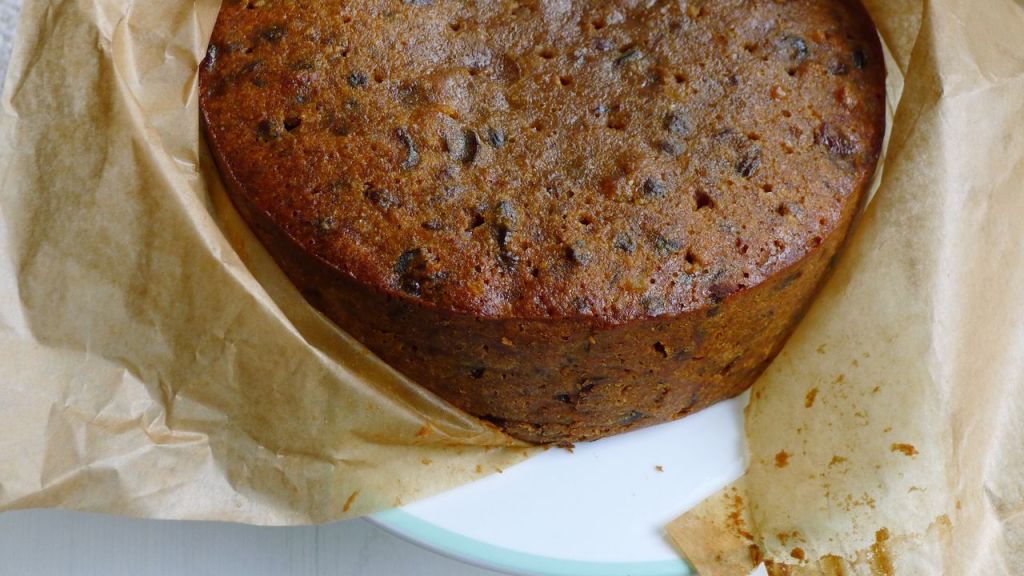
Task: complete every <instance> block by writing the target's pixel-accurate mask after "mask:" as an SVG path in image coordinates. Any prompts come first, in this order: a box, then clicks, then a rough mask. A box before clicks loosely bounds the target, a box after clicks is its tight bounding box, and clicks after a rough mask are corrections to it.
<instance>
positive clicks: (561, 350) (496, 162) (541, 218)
mask: <svg viewBox="0 0 1024 576" xmlns="http://www.w3.org/2000/svg"><path fill="white" fill-rule="evenodd" d="M884 78H885V72H884V66H883V63H882V53H881V48H880V45H879V42H878V39H877V36H876V34H875V31H874V28H873V26H872V24H871V22H870V20H869V19H868V17H867V16H866V14H865V12H864V10H863V8H862V7H861V6H860V5H859V4H858V3H857V2H856V1H854V0H790V1H784V0H707V1H699V0H689V1H686V0H673V1H667V0H644V1H641V0H620V1H597V0H594V1H580V0H575V1H573V0H550V1H534V2H510V1H500V0H492V1H478V2H471V1H454V0H358V1H349V2H345V1H341V0H310V1H301V2H300V1H294V0H250V1H239V0H225V2H224V4H223V6H222V11H221V14H220V17H219V19H218V22H217V25H216V28H215V30H214V32H213V37H212V39H211V45H210V48H209V52H208V56H207V58H206V60H205V61H204V62H203V64H202V68H201V70H200V107H201V112H202V117H203V122H204V128H205V130H206V135H207V139H208V141H209V142H210V145H211V150H212V151H213V154H214V156H215V158H216V159H217V162H218V165H219V167H220V169H221V173H222V175H223V176H224V180H225V183H226V184H227V187H228V190H229V192H230V194H231V197H232V199H233V200H234V202H235V205H236V206H237V207H238V208H239V211H240V213H241V214H242V216H243V217H244V218H245V219H246V220H247V221H249V222H250V224H251V225H252V226H253V229H254V231H255V232H256V234H257V235H258V236H259V237H260V239H261V240H262V241H263V242H264V244H265V245H266V246H267V248H268V249H269V251H270V252H271V254H273V255H274V257H275V258H276V260H277V261H278V262H279V263H280V264H281V266H282V268H283V269H284V270H285V272H286V273H288V275H289V276H290V277H291V279H292V280H293V281H294V282H295V284H296V285H297V286H298V287H299V289H300V290H302V292H303V293H304V294H305V295H306V297H307V298H309V299H310V301H311V302H313V303H314V304H315V305H316V306H317V307H318V308H320V309H321V310H322V311H324V312H325V313H326V314H327V315H328V316H329V317H330V318H332V319H333V320H335V321H336V322H337V323H338V324H339V325H340V326H342V327H343V328H345V329H346V330H347V331H349V332H350V333H351V334H353V335H354V336H355V337H356V338H358V339H359V340H360V341H362V342H363V343H364V344H366V345H367V347H369V348H370V349H371V350H372V351H373V352H375V353H376V354H378V355H379V356H380V357H381V358H383V359H384V360H386V361H387V362H388V363H390V364H391V365H392V366H394V367H395V368H397V369H398V370H399V371H401V372H403V373H404V374H406V375H408V376H410V377H411V378H413V379H414V380H415V381H417V382H419V383H420V384H423V385H424V386H426V387H427V388H429V389H430V390H432V391H434V392H436V393H437V394H438V395H440V396H441V397H443V398H445V399H446V400H448V401H450V402H452V403H453V404H455V405H457V406H458V407H460V408H462V409H464V410H466V411H468V412H470V413H472V414H474V415H477V416H480V417H482V418H485V419H488V420H490V421H492V422H494V423H495V424H497V425H499V426H501V427H502V428H503V429H504V430H506V431H508V432H509V433H511V434H513V435H514V436H516V437H518V438H522V439H525V440H529V441H534V442H567V441H575V440H583V439H592V438H598V437H601V436H606V435H609V434H613V433H617V432H620V431H623V430H627V429H631V428H636V427H640V426H645V425H649V424H653V423H657V422H662V421H665V420H670V419H673V418H678V417H681V416H683V415H685V414H688V413H691V412H693V411H696V410H699V409H701V408H703V407H706V406H709V405H711V404H713V403H715V402H718V401H720V400H722V399H725V398H728V397H730V396H733V395H735V394H737V393H739V392H741V391H742V390H743V389H745V388H746V387H747V386H749V384H750V383H751V382H752V381H753V380H754V378H756V377H757V375H758V374H760V372H761V371H762V370H763V369H764V368H765V366H767V364H768V363H769V362H770V361H771V359H772V358H773V357H774V356H775V354H777V352H778V350H779V349H780V348H781V346H782V344H783V343H784V341H785V339H786V337H787V336H788V334H789V333H790V331H791V330H792V329H793V327H794V326H795V324H796V322H797V321H798V320H799V318H800V316H801V315H802V313H803V311H804V310H805V309H806V306H807V305H808V303H809V302H810V300H811V298H812V296H813V294H814V292H815V291H816V289H817V287H818V286H819V284H820V282H821V280H822V278H823V277H824V275H825V274H826V273H827V270H828V268H829V266H830V264H831V262H833V260H834V255H835V253H836V251H837V250H838V249H839V248H840V246H841V245H842V243H843V240H844V238H845V236H846V234H847V232H848V230H849V228H850V225H851V223H852V221H853V218H854V215H855V214H856V212H857V210H858V207H859V205H860V203H861V201H862V200H863V198H864V194H865V191H866V188H867V186H868V183H869V181H870V178H871V176H872V174H873V173H874V169H875V165H876V162H877V159H878V154H879V150H880V146H881V140H882V135H883V131H884V108H883V107H884Z"/></svg>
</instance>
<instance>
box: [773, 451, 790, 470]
mask: <svg viewBox="0 0 1024 576" xmlns="http://www.w3.org/2000/svg"><path fill="white" fill-rule="evenodd" d="M786 466H789V452H786V451H785V450H780V451H779V453H778V454H776V455H775V467H776V468H785V467H786Z"/></svg>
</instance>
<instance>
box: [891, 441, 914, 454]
mask: <svg viewBox="0 0 1024 576" xmlns="http://www.w3.org/2000/svg"><path fill="white" fill-rule="evenodd" d="M890 450H892V451H893V452H900V453H902V454H903V455H904V456H911V457H913V456H917V448H914V445H913V444H893V445H892V447H891V448H890Z"/></svg>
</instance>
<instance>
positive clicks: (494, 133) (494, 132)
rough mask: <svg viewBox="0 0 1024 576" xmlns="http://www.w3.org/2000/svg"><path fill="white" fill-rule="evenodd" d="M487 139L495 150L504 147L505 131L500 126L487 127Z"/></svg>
mask: <svg viewBox="0 0 1024 576" xmlns="http://www.w3.org/2000/svg"><path fill="white" fill-rule="evenodd" d="M487 141H488V142H489V143H490V144H491V146H493V147H494V148H495V149H496V150H500V149H502V148H504V147H505V131H504V130H502V129H501V128H493V127H492V128H488V129H487Z"/></svg>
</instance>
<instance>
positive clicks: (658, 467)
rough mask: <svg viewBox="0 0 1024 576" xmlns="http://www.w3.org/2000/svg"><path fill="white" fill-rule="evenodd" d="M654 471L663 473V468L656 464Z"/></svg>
mask: <svg viewBox="0 0 1024 576" xmlns="http://www.w3.org/2000/svg"><path fill="white" fill-rule="evenodd" d="M654 470H655V471H657V472H664V471H665V468H664V467H663V466H662V465H661V464H658V465H657V466H655V467H654Z"/></svg>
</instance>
